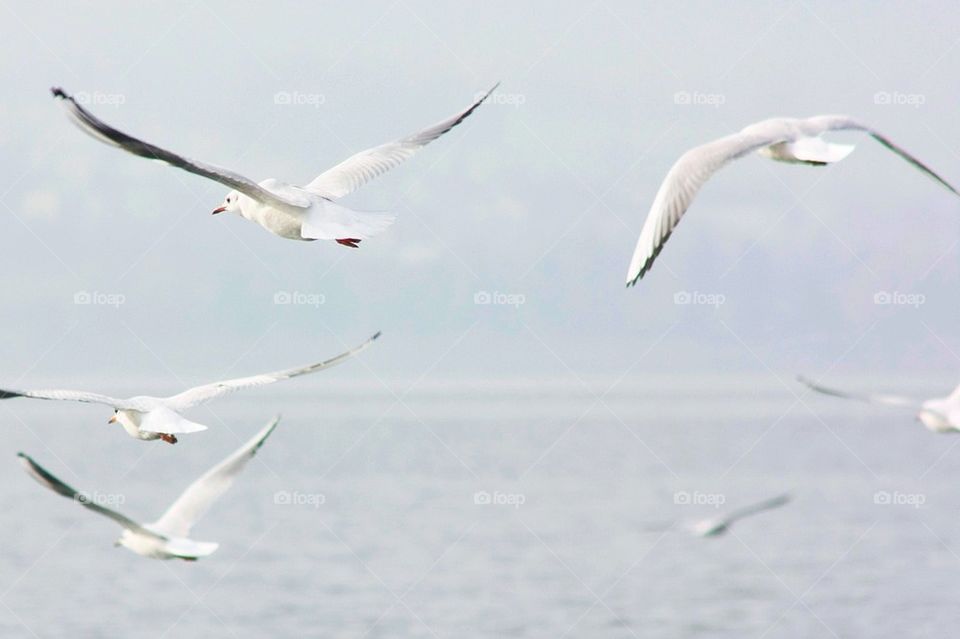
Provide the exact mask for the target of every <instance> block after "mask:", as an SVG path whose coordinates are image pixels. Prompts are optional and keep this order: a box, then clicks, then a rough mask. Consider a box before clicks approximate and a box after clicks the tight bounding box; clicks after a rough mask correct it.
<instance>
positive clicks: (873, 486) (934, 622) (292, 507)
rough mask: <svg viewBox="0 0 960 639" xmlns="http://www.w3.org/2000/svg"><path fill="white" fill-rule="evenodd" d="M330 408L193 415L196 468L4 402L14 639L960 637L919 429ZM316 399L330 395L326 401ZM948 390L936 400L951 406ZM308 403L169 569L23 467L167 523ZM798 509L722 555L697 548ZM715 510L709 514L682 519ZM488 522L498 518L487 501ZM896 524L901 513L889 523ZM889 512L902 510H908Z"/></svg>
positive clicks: (444, 395)
mask: <svg viewBox="0 0 960 639" xmlns="http://www.w3.org/2000/svg"><path fill="white" fill-rule="evenodd" d="M668 386H669V385H664V387H663V388H659V389H658V388H656V387H653V388H652V389H651V387H643V386H640V385H637V386H635V387H620V388H618V389H616V390H615V391H613V392H611V393H610V394H608V395H606V396H605V397H604V398H603V399H602V400H597V399H596V396H595V395H594V393H600V392H602V390H604V388H603V386H602V385H598V387H597V388H596V389H585V388H583V387H581V386H578V385H576V384H574V385H570V386H564V385H559V386H558V385H549V384H544V385H539V384H537V383H529V384H525V385H522V386H518V387H516V388H510V387H507V386H500V387H494V388H491V387H484V386H480V385H469V384H467V385H460V386H456V387H454V386H450V387H434V388H430V389H426V390H421V391H417V392H413V393H411V394H409V395H407V396H406V397H403V398H402V399H401V400H399V401H398V399H397V397H396V396H394V395H392V394H391V393H389V392H386V391H383V390H378V389H353V390H349V391H344V392H332V391H330V390H329V389H325V388H323V387H322V385H319V384H318V385H311V386H309V387H305V386H304V385H301V386H288V387H287V388H286V389H283V392H282V393H275V394H269V393H265V392H255V393H251V394H249V395H247V396H245V397H235V398H230V399H229V400H226V401H223V402H222V403H219V404H215V405H213V406H212V407H211V408H212V409H213V411H214V412H210V411H208V410H205V409H200V410H199V411H197V412H196V413H194V414H192V416H193V417H195V418H197V419H198V421H205V422H206V423H208V424H210V426H211V429H210V430H209V431H207V432H205V433H201V434H199V435H196V436H190V437H185V438H183V439H182V440H181V443H180V444H178V445H177V446H176V447H171V446H166V445H162V444H160V443H156V444H145V443H141V442H136V441H134V440H131V439H128V438H127V437H125V436H124V435H123V434H122V433H121V432H119V431H118V430H117V429H114V428H112V427H110V426H107V425H106V424H105V423H104V422H105V421H106V418H107V417H108V416H109V415H108V414H107V413H108V412H109V411H104V410H102V409H99V410H98V409H97V408H96V407H88V406H73V405H71V406H67V405H57V404H55V403H52V402H50V403H42V402H28V401H19V400H18V401H10V402H4V417H5V422H6V427H7V429H8V434H7V436H6V437H5V444H4V446H5V449H6V452H5V453H4V454H5V455H6V458H7V463H3V464H0V480H2V482H3V484H2V485H3V488H2V489H0V505H2V507H3V508H2V511H3V513H4V516H3V525H2V527H0V535H2V544H3V549H4V550H3V552H2V553H0V593H2V594H0V603H2V605H0V636H3V637H35V636H36V637H61V636H79V637H119V636H122V637H151V638H152V637H210V636H235V637H263V636H316V637H472V636H478V637H480V636H497V637H500V636H508V637H562V636H569V637H584V636H591V637H672V638H675V637H731V638H732V637H737V638H741V637H812V636H818V637H823V636H833V635H836V636H841V637H846V636H853V637H866V636H869V637H874V638H876V637H891V638H893V637H896V638H900V637H904V636H931V637H942V636H949V635H951V634H953V633H954V631H955V629H956V628H957V627H960V606H958V605H957V603H956V593H957V591H958V590H957V584H958V583H960V518H958V516H957V515H958V508H960V491H958V490H957V488H956V487H957V485H958V481H957V479H958V465H960V447H956V444H957V443H960V437H958V438H953V437H950V436H942V435H940V436H938V435H934V434H932V433H928V432H927V431H925V430H923V429H922V428H921V427H920V426H919V425H918V424H916V423H915V422H914V421H913V419H912V415H910V414H909V412H908V413H901V412H898V411H892V412H891V411H888V410H882V409H880V408H874V407H868V406H862V405H859V404H847V403H843V402H840V401H837V400H831V399H830V398H822V397H813V396H805V397H804V398H803V401H802V402H797V401H796V398H795V397H794V396H793V395H791V394H790V393H788V392H787V391H786V390H785V389H784V388H783V387H781V386H778V385H777V384H776V383H774V384H773V385H771V386H770V387H769V388H756V387H754V386H751V385H749V384H737V383H736V382H735V381H734V382H731V381H728V382H727V383H726V384H725V386H724V387H722V388H716V387H713V388H711V387H709V386H704V387H701V388H693V389H685V390H684V391H682V392H681V391H679V390H676V387H675V386H674V390H670V388H669V387H668ZM305 388H308V389H309V390H305ZM933 390H936V389H933ZM277 406H279V407H282V408H283V413H284V421H283V422H282V423H281V426H280V427H279V428H278V429H277V431H276V432H275V434H274V435H273V438H272V439H271V440H270V441H268V443H267V444H266V445H265V447H264V448H263V449H262V451H261V454H260V456H258V457H257V458H256V460H255V461H254V462H253V463H251V465H250V466H249V467H248V468H247V471H246V472H245V474H244V475H243V476H242V477H241V478H240V480H239V481H238V482H237V484H236V485H235V486H234V488H233V489H232V490H231V491H230V492H229V493H227V495H226V496H225V497H224V498H223V499H222V500H221V501H219V502H218V503H217V504H216V505H215V506H214V507H213V509H212V510H211V511H210V513H209V514H208V516H207V517H206V518H205V519H203V520H202V521H201V522H200V523H199V524H198V525H197V526H196V527H195V529H194V536H195V537H196V538H198V539H201V540H212V541H218V542H220V544H221V548H220V550H219V551H218V552H217V553H216V554H215V555H213V556H212V557H210V558H208V559H206V560H203V561H200V562H197V563H193V564H189V563H184V562H160V561H151V560H147V559H143V558H140V557H138V556H136V555H133V554H132V553H130V552H127V551H125V550H124V549H122V548H114V547H113V544H112V542H113V541H114V539H115V538H116V536H117V534H118V529H117V528H116V527H115V526H114V524H113V523H112V522H110V521H109V520H106V519H103V518H100V517H97V516H96V515H93V514H91V513H87V512H84V511H83V510H82V509H81V508H79V507H77V506H76V505H74V504H71V503H70V502H69V501H68V500H65V499H63V498H59V497H57V496H56V495H54V494H52V493H49V492H47V491H44V490H43V489H42V488H41V487H40V486H38V485H37V484H35V483H34V482H32V481H31V480H30V479H29V478H27V477H26V476H25V475H24V474H23V473H22V471H21V469H20V467H19V465H18V464H17V462H16V458H15V456H14V455H15V453H16V452H17V451H18V450H24V451H27V452H29V453H30V454H32V455H34V456H35V457H36V458H37V460H38V461H40V462H41V463H42V464H45V465H46V466H47V467H48V468H50V469H51V470H52V471H53V472H55V473H57V474H59V475H60V476H61V477H62V478H63V479H64V480H66V481H67V482H68V483H71V484H73V485H75V486H76V487H78V488H81V489H84V490H87V491H89V492H96V493H98V494H100V495H101V496H102V497H103V498H104V499H113V500H114V501H122V502H123V503H122V506H121V507H120V509H121V510H122V511H124V512H125V513H126V514H129V515H130V516H133V517H134V518H143V519H145V520H150V519H151V518H154V517H156V516H158V515H159V514H160V513H161V512H162V511H163V509H164V508H165V507H166V505H167V504H168V503H169V502H170V501H171V500H172V499H173V498H174V497H175V496H176V495H177V494H178V493H179V491H180V490H181V489H182V488H183V487H184V486H185V485H186V484H187V483H189V481H191V480H192V479H193V478H194V477H196V476H197V475H199V474H200V473H201V472H202V471H203V470H205V469H206V468H207V467H208V466H210V465H212V464H213V463H214V462H216V461H217V460H219V458H220V457H222V456H223V455H225V454H226V453H227V452H229V451H230V450H232V448H233V447H235V446H236V445H237V444H238V443H239V442H240V440H241V438H244V437H248V436H249V435H250V434H252V433H253V432H254V431H255V430H256V429H257V428H259V427H260V426H261V425H262V424H263V423H265V422H266V420H267V419H268V418H269V417H270V416H271V415H272V414H273V412H274V409H275V407H277ZM781 491H790V492H791V493H792V494H793V495H794V497H795V501H794V502H793V503H791V504H790V505H788V506H787V507H785V508H782V509H780V510H778V511H774V512H770V513H767V514H765V515H763V516H759V517H756V518H753V519H749V520H745V521H743V522H741V523H740V524H739V525H738V526H736V527H735V528H733V529H732V532H731V534H728V535H726V536H725V537H721V538H714V539H700V538H696V537H693V536H691V535H690V534H689V533H688V532H687V529H686V525H687V524H688V523H689V522H690V521H693V520H696V519H698V518H702V517H706V516H709V515H711V514H714V513H716V512H717V511H718V509H717V508H715V507H714V505H712V504H715V503H717V502H723V505H722V506H721V507H720V508H719V510H720V511H722V510H724V509H728V508H735V507H737V506H739V505H742V504H746V503H750V502H751V501H754V500H758V499H763V498H766V497H769V496H772V495H774V494H776V493H779V492H781ZM678 501H680V502H694V503H677V502H678ZM487 502H489V503H487ZM878 502H881V503H878ZM883 502H890V503H883Z"/></svg>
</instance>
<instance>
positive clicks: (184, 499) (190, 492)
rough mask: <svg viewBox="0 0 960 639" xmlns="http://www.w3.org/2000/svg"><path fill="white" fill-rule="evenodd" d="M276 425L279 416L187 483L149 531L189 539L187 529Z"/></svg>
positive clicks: (216, 497) (200, 515)
mask: <svg viewBox="0 0 960 639" xmlns="http://www.w3.org/2000/svg"><path fill="white" fill-rule="evenodd" d="M279 423H280V417H279V416H277V417H275V418H274V419H273V421H271V422H270V423H269V424H267V425H266V426H265V427H264V428H263V429H262V430H261V431H260V432H259V433H257V434H256V435H254V436H253V438H252V439H250V441H248V442H247V443H246V444H244V445H243V446H241V447H240V448H238V449H237V450H236V451H235V452H234V453H233V454H231V455H230V456H229V457H227V458H226V459H224V460H223V461H222V462H220V463H219V464H217V465H216V466H214V467H213V468H211V469H210V470H208V471H207V472H206V473H204V474H203V476H202V477H200V479H197V480H196V481H195V482H193V483H192V484H190V486H189V487H188V488H187V489H186V490H185V491H183V493H182V494H181V495H180V496H179V497H178V498H177V500H176V501H175V502H173V505H171V506H170V507H169V508H168V509H167V511H166V512H165V513H163V516H162V517H160V519H158V520H157V521H156V522H154V523H152V524H149V526H150V528H152V529H154V530H157V531H159V532H160V533H162V534H164V535H169V536H171V537H187V536H189V534H190V528H192V527H193V525H194V524H195V523H196V522H197V520H199V519H200V518H201V517H202V516H203V515H204V513H206V512H207V509H209V508H210V505H211V504H213V502H214V501H216V500H217V499H218V498H219V497H220V496H221V495H223V493H225V492H227V489H229V488H230V486H231V485H232V484H233V481H234V479H236V477H237V475H239V474H240V471H242V470H243V469H244V467H245V466H246V465H247V462H249V461H250V460H251V459H253V456H254V455H256V454H257V451H258V450H260V447H261V446H263V442H264V441H266V439H267V437H269V436H270V433H272V432H273V430H274V429H275V428H276V427H277V424H279Z"/></svg>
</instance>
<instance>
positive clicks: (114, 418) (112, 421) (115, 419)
mask: <svg viewBox="0 0 960 639" xmlns="http://www.w3.org/2000/svg"><path fill="white" fill-rule="evenodd" d="M116 421H117V414H116V413H114V414H113V415H111V417H110V419H108V420H107V423H108V424H113V423H115V422H116Z"/></svg>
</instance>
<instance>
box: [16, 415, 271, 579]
mask: <svg viewBox="0 0 960 639" xmlns="http://www.w3.org/2000/svg"><path fill="white" fill-rule="evenodd" d="M279 422H280V418H279V417H275V418H274V419H273V421H271V422H270V423H269V424H267V425H266V426H265V427H264V428H263V430H261V431H260V432H259V433H257V434H256V435H255V436H254V437H253V439H251V440H250V441H248V442H247V443H246V444H244V445H243V446H241V447H240V448H239V449H237V450H236V451H235V452H234V453H233V454H231V455H230V456H229V457H227V458H226V459H224V460H223V461H222V462H220V463H219V464H217V465H216V466H214V467H213V468H211V469H210V470H208V471H207V472H206V473H204V475H203V476H202V477H200V478H199V479H197V480H196V481H195V482H193V483H192V484H190V486H188V487H187V489H186V490H185V491H183V493H182V494H181V495H180V496H179V497H177V500H176V501H175V502H173V504H172V505H171V506H170V507H169V508H168V509H167V511H166V512H165V513H163V516H161V517H160V519H158V520H157V521H155V522H153V523H149V524H140V523H137V522H136V521H134V520H132V519H130V518H129V517H127V516H126V515H122V514H120V513H118V512H117V511H115V510H111V509H109V508H107V507H105V506H103V505H101V504H98V503H96V501H95V500H92V499H90V497H89V496H88V495H87V494H85V493H81V492H79V491H78V490H76V489H75V488H71V487H70V486H68V485H67V484H65V483H63V482H62V481H60V480H59V479H57V478H56V477H55V476H54V475H52V474H51V473H50V472H49V471H48V470H46V469H45V468H43V467H42V466H41V465H40V464H38V463H37V462H35V461H34V460H33V459H32V458H31V457H30V456H29V455H26V454H24V453H17V456H18V457H20V460H21V462H22V463H23V465H24V467H25V468H26V469H27V472H28V473H29V474H30V476H31V477H33V478H34V479H36V480H37V481H38V482H40V483H41V484H43V485H44V486H46V487H47V488H49V489H50V490H52V491H54V492H55V493H58V494H60V495H63V496H64V497H69V498H70V499H73V500H75V501H76V502H77V503H79V504H80V505H81V506H83V507H84V508H88V509H90V510H92V511H93V512H95V513H100V514H101V515H105V516H107V517H109V518H110V519H112V520H114V521H115V522H117V523H118V524H120V525H121V526H122V527H123V533H121V535H120V538H119V539H118V540H117V541H116V543H115V545H117V546H123V547H125V548H128V549H130V550H132V551H133V552H135V553H137V554H138V555H142V556H144V557H151V558H153V559H185V560H187V561H195V560H196V559H198V558H199V557H206V556H207V555H210V554H213V552H214V551H215V550H216V549H217V547H218V546H219V544H217V543H214V542H209V541H194V540H193V539H189V538H188V535H189V534H190V529H191V528H192V527H193V525H194V524H195V523H196V522H197V520H199V519H200V518H201V517H202V516H203V515H204V514H205V513H206V512H207V509H208V508H209V507H210V505H211V504H212V503H213V502H214V501H216V500H217V498H219V497H220V496H221V495H222V494H223V493H225V492H227V489H228V488H230V485H231V484H233V480H234V478H236V476H237V475H238V474H240V471H241V470H243V468H244V466H246V465H247V462H249V461H250V460H251V459H253V456H254V455H255V454H256V453H257V451H258V450H259V449H260V447H261V446H262V445H263V442H264V441H266V439H267V437H269V436H270V433H272V432H273V429H274V428H276V427H277V424H278V423H279Z"/></svg>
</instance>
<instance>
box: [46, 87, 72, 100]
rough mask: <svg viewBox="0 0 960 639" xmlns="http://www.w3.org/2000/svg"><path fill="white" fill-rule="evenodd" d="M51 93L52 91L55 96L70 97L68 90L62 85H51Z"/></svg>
mask: <svg viewBox="0 0 960 639" xmlns="http://www.w3.org/2000/svg"><path fill="white" fill-rule="evenodd" d="M50 93H52V94H53V97H55V98H63V99H64V100H69V99H70V96H69V95H68V94H67V92H66V91H64V90H63V89H61V88H60V87H50Z"/></svg>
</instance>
